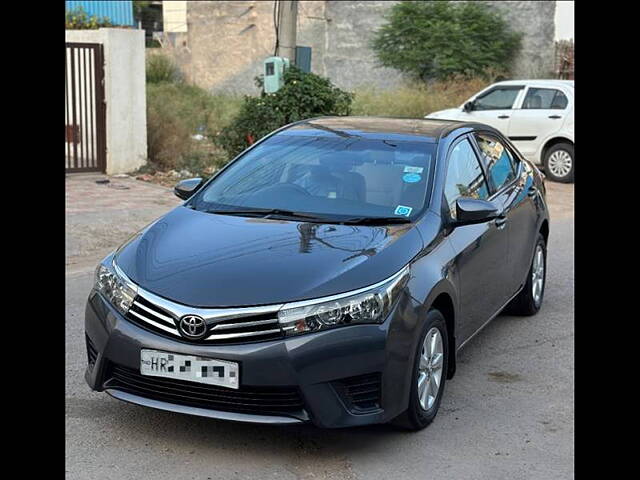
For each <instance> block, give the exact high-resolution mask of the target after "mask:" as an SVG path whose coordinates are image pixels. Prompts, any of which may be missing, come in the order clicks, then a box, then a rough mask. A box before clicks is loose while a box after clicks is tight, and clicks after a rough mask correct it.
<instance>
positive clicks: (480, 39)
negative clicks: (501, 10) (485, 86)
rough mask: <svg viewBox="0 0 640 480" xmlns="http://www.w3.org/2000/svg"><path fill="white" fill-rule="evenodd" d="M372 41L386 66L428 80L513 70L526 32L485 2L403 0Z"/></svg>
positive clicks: (374, 48)
mask: <svg viewBox="0 0 640 480" xmlns="http://www.w3.org/2000/svg"><path fill="white" fill-rule="evenodd" d="M386 20H387V23H385V24H384V25H383V26H382V27H381V28H380V29H379V30H378V31H377V32H376V33H375V36H374V38H373V41H372V45H371V46H372V49H373V50H374V52H375V53H376V57H377V59H378V61H379V62H380V64H381V65H383V66H386V67H392V68H395V69H397V70H400V71H402V72H405V73H407V74H409V75H411V76H412V77H414V78H417V79H420V80H423V81H428V80H432V79H446V78H447V77H450V76H452V75H455V74H463V75H478V74H482V73H485V72H487V71H488V70H493V71H497V72H505V73H506V72H508V70H509V68H510V65H511V62H512V60H513V58H514V57H515V55H516V53H517V52H518V50H519V49H520V42H521V37H522V35H521V34H520V33H516V32H513V31H511V30H510V28H509V25H508V24H507V23H506V22H505V21H504V20H503V19H502V18H501V17H500V15H499V14H498V13H496V12H494V11H492V10H490V9H489V8H488V7H487V6H486V5H484V4H482V3H479V2H448V1H441V0H436V1H403V2H400V3H398V4H396V5H394V6H393V7H391V10H390V12H389V14H388V15H387V18H386Z"/></svg>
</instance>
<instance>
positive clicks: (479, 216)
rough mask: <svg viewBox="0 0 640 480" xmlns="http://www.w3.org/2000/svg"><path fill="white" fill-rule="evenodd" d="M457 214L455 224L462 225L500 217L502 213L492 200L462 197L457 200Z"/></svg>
mask: <svg viewBox="0 0 640 480" xmlns="http://www.w3.org/2000/svg"><path fill="white" fill-rule="evenodd" d="M456 216H457V217H458V218H457V220H456V222H455V226H460V225H473V224H475V223H484V222H488V221H489V220H493V219H494V218H498V217H499V216H500V213H499V211H498V208H497V207H496V206H495V205H494V204H493V203H491V202H488V201H486V200H479V199H477V198H465V197H462V198H459V199H458V200H457V201H456Z"/></svg>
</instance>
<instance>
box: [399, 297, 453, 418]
mask: <svg viewBox="0 0 640 480" xmlns="http://www.w3.org/2000/svg"><path fill="white" fill-rule="evenodd" d="M448 363H449V341H448V335H447V325H446V322H445V319H444V316H443V315H442V313H440V312H439V311H438V310H435V309H433V310H430V311H429V313H428V314H427V319H426V321H425V323H424V325H423V328H422V334H421V336H420V341H419V342H418V348H417V349H416V352H415V355H414V361H413V376H412V380H411V391H410V394H409V408H407V410H406V411H405V412H404V413H403V414H402V415H401V416H399V417H398V418H397V419H396V420H395V421H394V423H395V424H396V425H398V426H401V427H403V428H406V429H408V430H421V429H423V428H425V427H426V426H427V425H429V424H430V423H431V422H432V421H433V419H434V418H435V417H436V414H437V413H438V409H439V408H440V401H441V399H442V394H443V392H444V384H445V382H446V379H447V365H448Z"/></svg>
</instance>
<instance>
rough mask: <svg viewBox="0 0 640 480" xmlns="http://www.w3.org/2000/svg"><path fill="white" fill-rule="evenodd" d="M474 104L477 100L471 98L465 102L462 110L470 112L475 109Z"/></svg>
mask: <svg viewBox="0 0 640 480" xmlns="http://www.w3.org/2000/svg"><path fill="white" fill-rule="evenodd" d="M474 105H475V101H474V100H469V101H468V102H467V103H465V104H464V106H463V107H462V110H464V111H465V112H466V113H469V112H471V111H472V110H473V107H474Z"/></svg>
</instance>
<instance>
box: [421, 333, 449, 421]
mask: <svg viewBox="0 0 640 480" xmlns="http://www.w3.org/2000/svg"><path fill="white" fill-rule="evenodd" d="M443 366H444V348H443V344H442V334H441V333H440V330H438V329H437V328H436V327H433V328H431V329H430V330H429V331H428V332H427V335H426V337H425V338H424V342H423V343H422V352H421V354H420V365H419V366H418V398H419V400H420V406H421V407H422V409H423V410H429V409H430V408H431V407H432V406H433V404H434V403H435V401H436V398H438V392H439V390H440V384H441V380H442V371H443Z"/></svg>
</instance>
